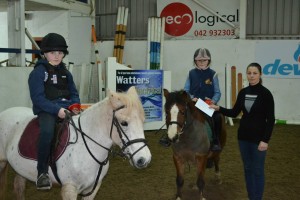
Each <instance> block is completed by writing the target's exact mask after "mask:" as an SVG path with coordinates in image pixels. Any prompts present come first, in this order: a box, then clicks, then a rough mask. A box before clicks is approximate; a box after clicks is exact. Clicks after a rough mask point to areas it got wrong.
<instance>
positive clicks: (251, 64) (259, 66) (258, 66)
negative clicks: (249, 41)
mask: <svg viewBox="0 0 300 200" xmlns="http://www.w3.org/2000/svg"><path fill="white" fill-rule="evenodd" d="M249 67H256V68H257V69H258V71H259V73H260V74H262V69H261V65H260V64H258V63H256V62H253V63H250V64H249V65H248V66H247V69H246V71H247V70H248V68H249ZM259 83H260V84H262V79H261V78H260V79H259Z"/></svg>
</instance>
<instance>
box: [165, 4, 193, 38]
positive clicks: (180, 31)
mask: <svg viewBox="0 0 300 200" xmlns="http://www.w3.org/2000/svg"><path fill="white" fill-rule="evenodd" d="M160 17H165V18H166V23H165V32H166V33H167V34H169V35H172V36H181V35H184V34H186V33H187V32H188V31H189V30H190V29H191V27H192V26H193V21H194V20H193V13H192V11H191V9H190V8H189V7H188V6H186V5H185V4H183V3H178V2H176V3H171V4H168V5H167V6H166V7H165V8H164V9H163V10H162V11H161V14H160Z"/></svg>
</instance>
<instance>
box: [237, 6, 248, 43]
mask: <svg viewBox="0 0 300 200" xmlns="http://www.w3.org/2000/svg"><path fill="white" fill-rule="evenodd" d="M246 23H247V0H240V28H239V29H240V36H239V38H240V39H246Z"/></svg>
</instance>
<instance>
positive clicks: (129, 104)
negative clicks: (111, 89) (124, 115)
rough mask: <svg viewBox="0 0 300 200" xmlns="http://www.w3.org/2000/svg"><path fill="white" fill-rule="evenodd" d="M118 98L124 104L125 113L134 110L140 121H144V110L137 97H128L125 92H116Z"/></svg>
mask: <svg viewBox="0 0 300 200" xmlns="http://www.w3.org/2000/svg"><path fill="white" fill-rule="evenodd" d="M118 95H119V96H118V98H119V99H120V101H122V102H123V103H124V105H125V106H126V108H127V112H128V113H130V112H132V110H133V109H136V110H137V112H138V114H139V116H140V117H141V119H142V120H143V121H144V120H145V113H144V108H143V106H142V103H141V100H140V99H139V97H138V96H137V95H130V94H127V93H126V92H118Z"/></svg>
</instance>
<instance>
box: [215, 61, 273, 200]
mask: <svg viewBox="0 0 300 200" xmlns="http://www.w3.org/2000/svg"><path fill="white" fill-rule="evenodd" d="M246 72H247V79H248V81H249V86H248V87H246V88H243V89H242V90H241V91H240V92H239V94H238V97H237V100H236V103H235V105H234V106H233V108H232V109H226V108H223V107H221V106H217V105H210V107H211V108H213V109H215V110H216V111H220V112H221V113H223V114H224V115H226V116H229V117H236V116H237V115H238V114H239V113H240V112H242V113H243V115H242V118H241V120H240V126H239V128H238V143H239V149H240V153H241V158H242V161H243V165H244V174H245V180H246V187H247V192H248V198H249V200H261V199H262V198H263V192H264V184H265V176H264V164H265V158H266V153H267V149H268V143H269V141H270V138H271V135H272V131H273V127H274V122H275V116H274V99H273V96H272V94H271V92H270V91H269V90H268V89H267V88H266V87H264V86H263V85H262V80H261V74H262V69H261V66H260V65H259V64H258V63H251V64H249V65H248V67H247V71H246Z"/></svg>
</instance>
